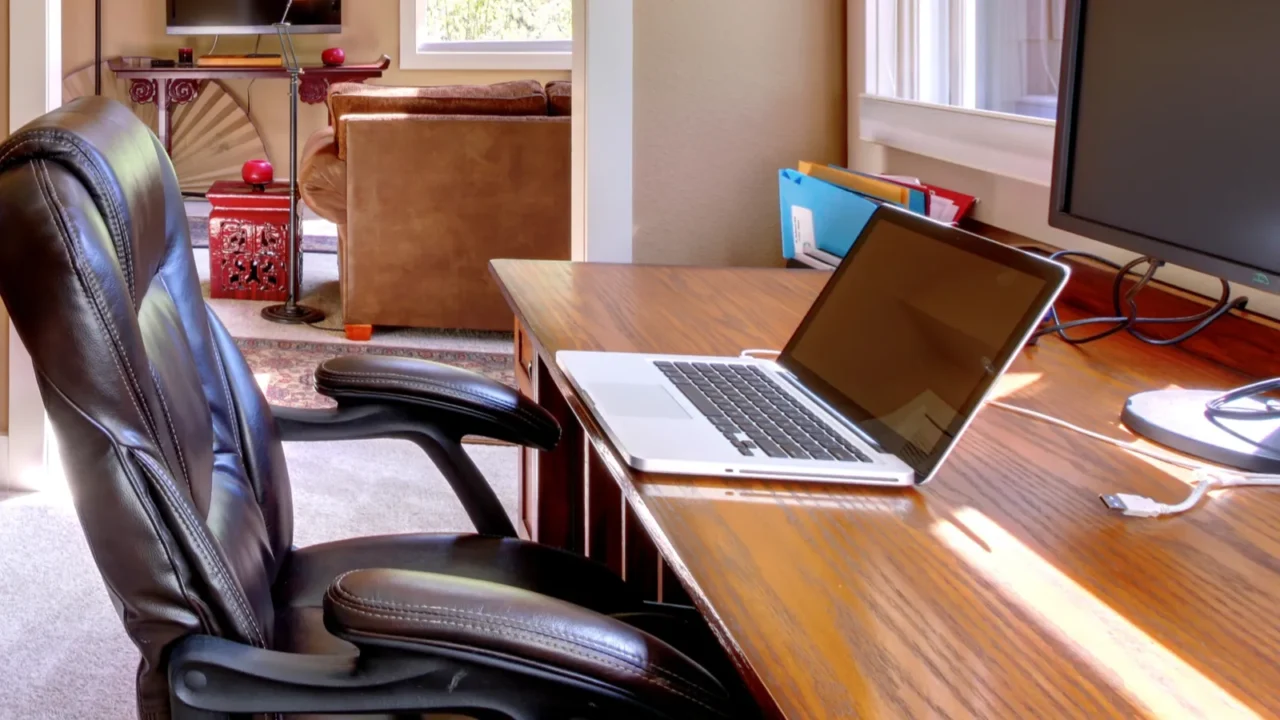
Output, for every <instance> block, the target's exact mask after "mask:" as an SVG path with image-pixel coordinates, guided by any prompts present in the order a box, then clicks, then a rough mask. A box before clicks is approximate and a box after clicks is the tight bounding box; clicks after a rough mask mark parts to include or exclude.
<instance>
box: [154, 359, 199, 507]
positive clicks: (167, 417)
mask: <svg viewBox="0 0 1280 720" xmlns="http://www.w3.org/2000/svg"><path fill="white" fill-rule="evenodd" d="M151 381H152V382H154V383H155V384H156V397H157V398H158V399H159V400H160V410H161V412H163V413H164V421H165V423H167V424H168V425H169V434H170V435H171V436H173V451H174V452H175V453H177V455H178V466H179V467H181V468H182V477H183V478H185V479H186V481H187V493H189V494H190V495H191V500H192V501H193V502H194V501H195V497H196V489H195V486H194V485H192V484H191V471H190V470H188V469H187V459H186V458H185V457H184V456H183V454H182V441H181V440H180V439H179V438H178V429H177V428H176V427H175V426H174V424H173V415H171V414H170V413H169V403H167V402H165V399H164V388H163V387H162V386H161V383H160V379H159V378H158V377H156V371H155V368H151Z"/></svg>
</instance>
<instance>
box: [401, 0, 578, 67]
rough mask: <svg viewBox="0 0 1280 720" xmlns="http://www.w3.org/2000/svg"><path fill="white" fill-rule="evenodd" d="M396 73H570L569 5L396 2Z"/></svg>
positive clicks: (495, 0)
mask: <svg viewBox="0 0 1280 720" xmlns="http://www.w3.org/2000/svg"><path fill="white" fill-rule="evenodd" d="M400 4H401V13H400V14H401V19H400V35H401V37H400V67H402V68H407V69H412V68H419V69H430V68H440V69H460V70H469V69H489V70H506V69H512V70H568V69H569V68H570V67H571V57H572V52H573V1H572V0H400Z"/></svg>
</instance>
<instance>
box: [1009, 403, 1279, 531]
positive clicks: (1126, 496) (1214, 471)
mask: <svg viewBox="0 0 1280 720" xmlns="http://www.w3.org/2000/svg"><path fill="white" fill-rule="evenodd" d="M987 404H988V405H991V406H993V407H998V408H1000V409H1001V410H1005V411H1008V412H1012V413H1017V414H1018V415H1024V416H1026V417H1029V418H1032V419H1034V420H1039V421H1040V422H1045V423H1049V424H1050V425H1057V426H1058V427H1061V428H1065V429H1067V430H1070V431H1072V432H1076V433H1079V434H1081V435H1084V436H1086V437H1090V438H1093V439H1094V440H1100V441H1102V442H1105V443H1108V444H1111V445H1115V446H1116V447H1119V448H1122V449H1124V450H1127V451H1129V452H1131V453H1137V454H1138V455H1144V456H1146V457H1149V458H1153V459H1156V460H1159V461H1161V462H1167V463H1169V464H1171V465H1175V466H1177V467H1180V468H1184V469H1187V470H1193V471H1195V476H1196V486H1195V488H1193V489H1192V491H1191V494H1190V495H1188V496H1187V499H1185V500H1183V501H1182V502H1180V503H1174V504H1172V505H1168V504H1165V503H1162V502H1156V501H1155V500H1152V499H1151V498H1149V497H1146V496H1145V495H1133V494H1131V493H1114V494H1111V495H1101V496H1099V497H1100V498H1101V499H1102V503H1103V504H1104V505H1106V506H1107V507H1108V508H1110V509H1112V510H1116V511H1118V512H1121V513H1124V514H1125V515H1128V516H1130V517H1147V518H1150V517H1164V516H1167V515H1177V514H1179V513H1184V512H1186V511H1188V510H1190V509H1192V508H1194V507H1195V506H1196V505H1199V504H1200V501H1201V500H1203V499H1204V496H1205V495H1207V494H1208V493H1209V491H1211V490H1218V489H1220V488H1229V487H1277V486H1280V475H1265V474H1261V473H1242V472H1239V471H1236V470H1228V469H1225V468H1219V467H1214V466H1212V465H1205V464H1203V463H1197V462H1193V461H1190V460H1187V459H1186V458H1182V457H1178V456H1176V455H1173V454H1171V453H1166V452H1158V451H1154V450H1148V449H1146V448H1143V447H1138V446H1136V445H1133V444H1132V443H1127V442H1125V441H1123V440H1117V439H1116V438H1113V437H1109V436H1107V435H1103V434H1102V433H1096V432H1094V431H1092V430H1086V429H1084V428H1082V427H1080V426H1078V425H1073V424H1071V423H1069V422H1067V421H1066V420H1063V419H1061V418H1056V417H1054V416H1052V415H1046V414H1044V413H1042V412H1036V411H1035V410H1031V409H1028V408H1024V407H1019V406H1017V405H1010V404H1008V403H1005V402H1001V401H999V400H992V401H990V402H988V403H987Z"/></svg>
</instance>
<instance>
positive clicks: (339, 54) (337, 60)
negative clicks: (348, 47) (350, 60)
mask: <svg viewBox="0 0 1280 720" xmlns="http://www.w3.org/2000/svg"><path fill="white" fill-rule="evenodd" d="M320 61H321V62H323V63H324V64H325V65H328V66H329V67H338V66H339V65H341V64H343V63H345V62H346V61H347V53H346V51H345V50H343V49H342V48H336V47H335V48H329V49H328V50H325V51H324V52H322V53H320Z"/></svg>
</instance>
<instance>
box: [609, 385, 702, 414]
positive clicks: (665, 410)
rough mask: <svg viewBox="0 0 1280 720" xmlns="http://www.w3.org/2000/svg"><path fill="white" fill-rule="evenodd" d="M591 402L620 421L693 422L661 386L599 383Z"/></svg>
mask: <svg viewBox="0 0 1280 720" xmlns="http://www.w3.org/2000/svg"><path fill="white" fill-rule="evenodd" d="M591 399H592V401H593V402H594V403H595V405H596V407H597V408H599V409H600V410H601V411H603V412H606V413H608V414H610V415H615V416H618V417H633V418H650V419H660V420H689V419H691V418H690V415H689V413H687V412H685V409H684V408H683V407H681V406H680V403H678V402H676V399H675V398H673V397H671V393H670V392H669V391H668V390H667V388H665V387H663V386H662V385H655V384H643V383H598V384H593V385H592V386H591Z"/></svg>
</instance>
